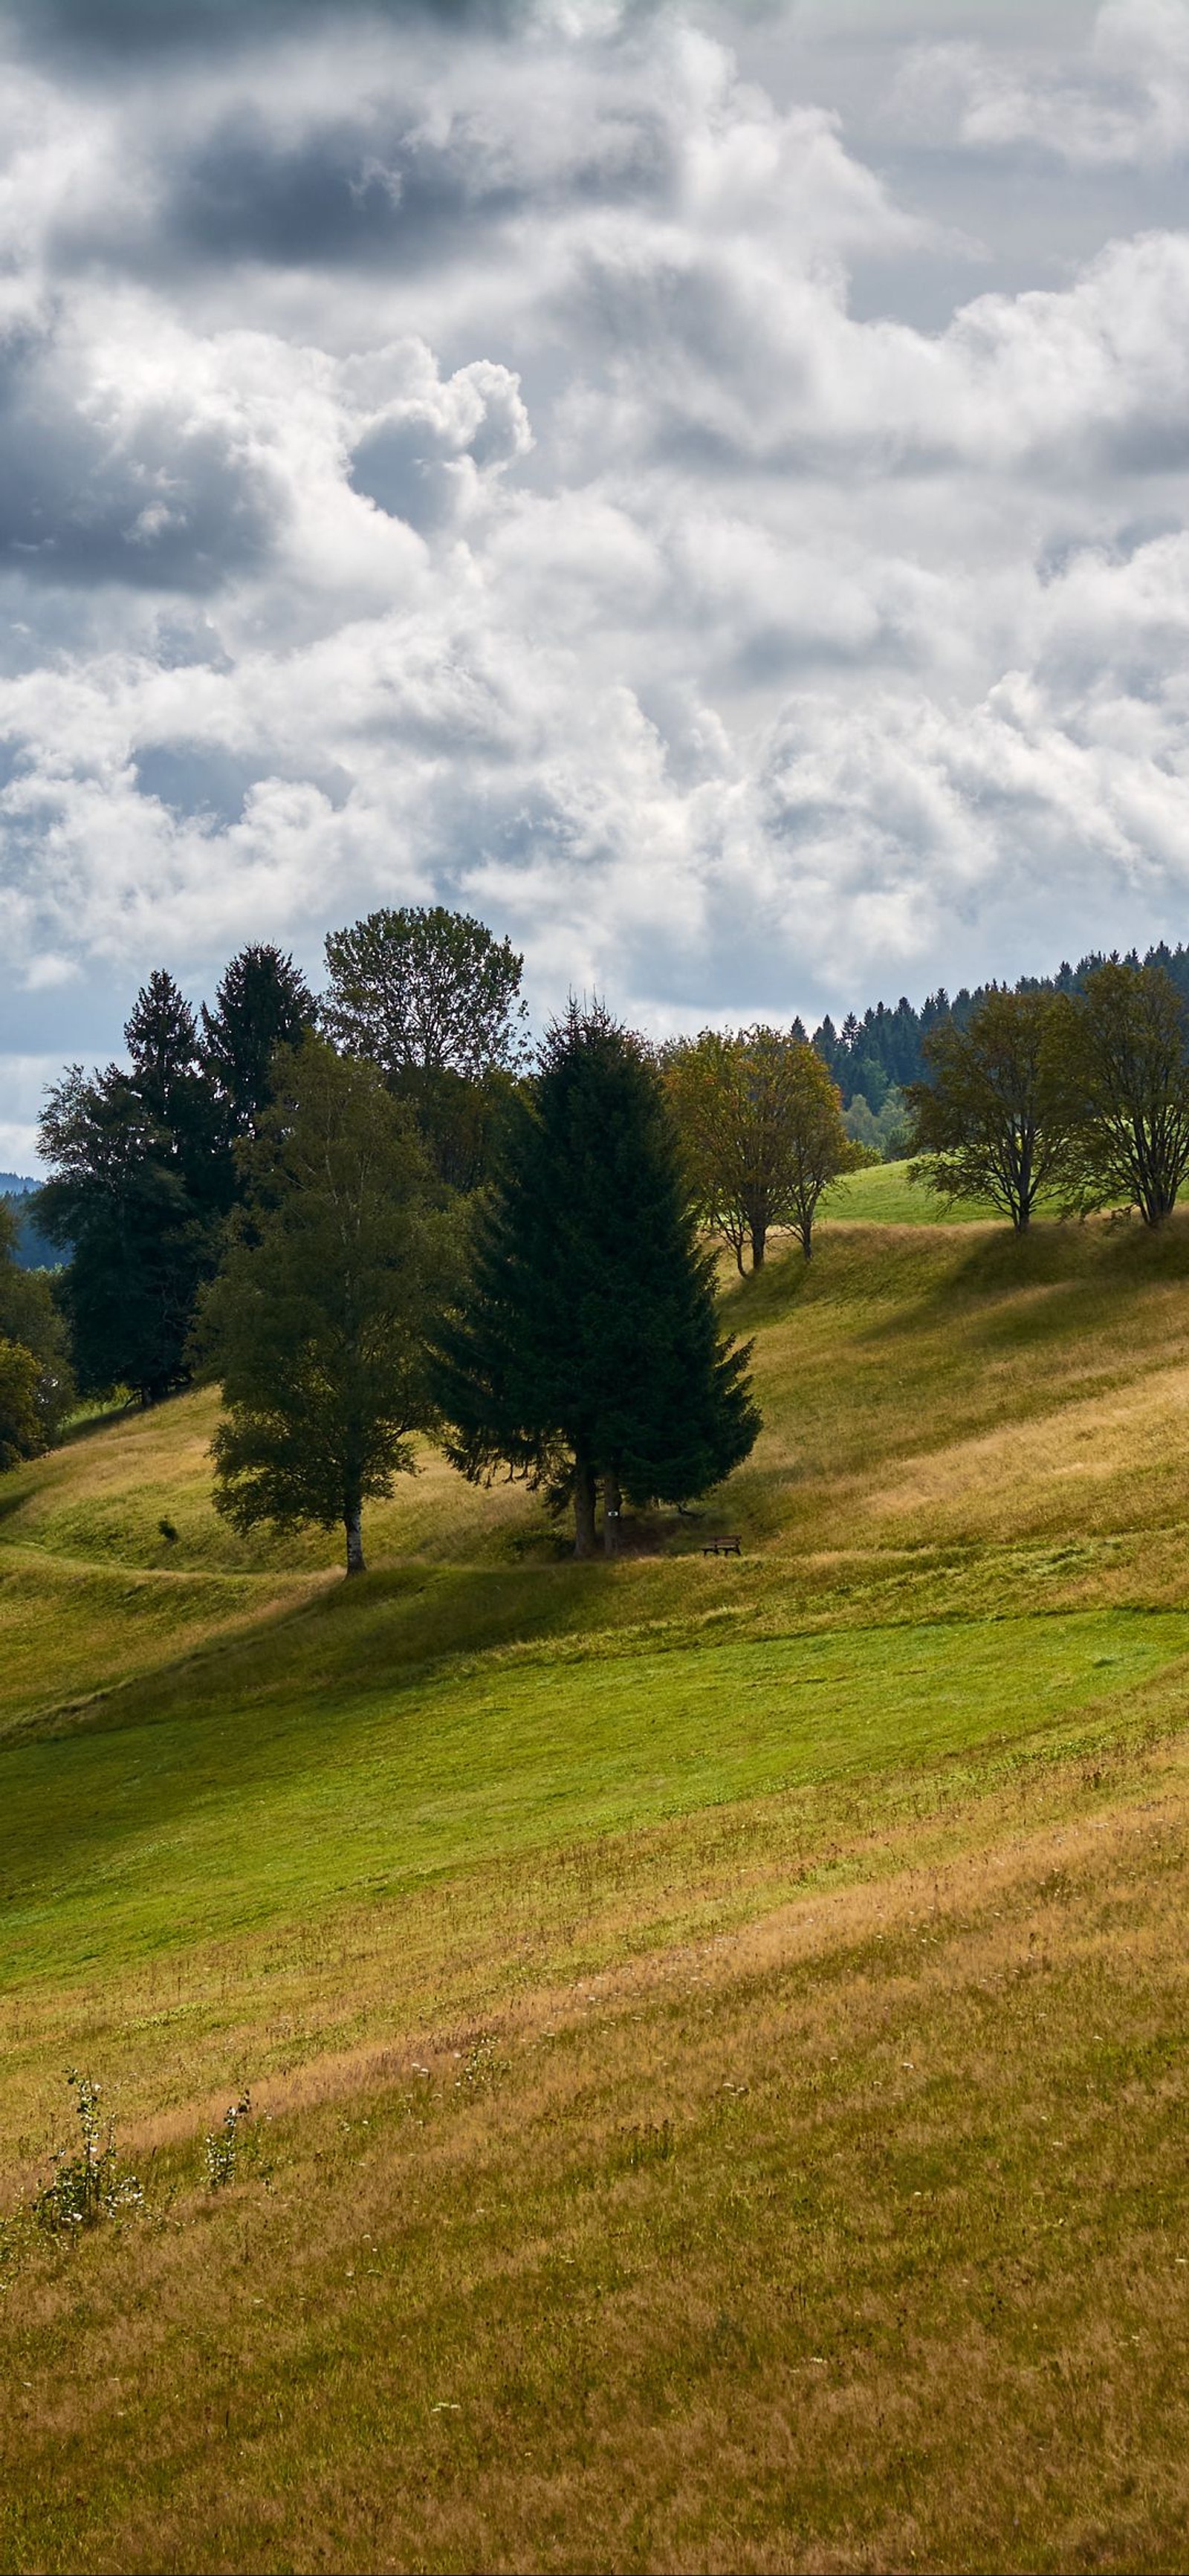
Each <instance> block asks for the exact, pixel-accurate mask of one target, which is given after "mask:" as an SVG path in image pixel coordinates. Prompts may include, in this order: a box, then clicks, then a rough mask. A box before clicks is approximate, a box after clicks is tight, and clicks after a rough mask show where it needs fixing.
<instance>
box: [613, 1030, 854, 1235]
mask: <svg viewBox="0 0 1189 2576" xmlns="http://www.w3.org/2000/svg"><path fill="white" fill-rule="evenodd" d="M661 1062H662V1066H663V1070H664V1077H665V1085H666V1089H667V1091H668V1095H669V1100H670V1104H671V1106H672V1109H673V1113H674V1116H675V1118H676V1121H677V1127H678V1132H679V1134H680V1137H681V1142H682V1149H683V1153H684V1156H685V1164H686V1171H687V1176H688V1183H689V1188H690V1191H691V1194H692V1198H693V1203H694V1206H695V1207H696V1209H697V1212H698V1214H699V1216H700V1217H701V1219H702V1222H703V1223H704V1224H706V1225H711V1226H715V1227H717V1228H718V1229H719V1231H720V1232H721V1233H723V1234H725V1236H726V1238H727V1241H728V1243H729V1244H730V1245H731V1247H732V1249H733V1251H734V1254H735V1261H736V1264H737V1267H738V1269H739V1270H740V1272H742V1269H743V1249H744V1245H745V1244H746V1243H747V1242H748V1241H750V1244H751V1259H752V1268H753V1270H758V1269H759V1268H760V1267H761V1265H762V1263H763V1260H764V1254H765V1250H766V1247H767V1240H768V1235H769V1232H770V1230H771V1228H772V1227H773V1226H776V1225H791V1226H792V1228H793V1230H794V1232H795V1233H796V1235H797V1236H798V1238H799V1241H800V1244H801V1249H802V1251H803V1252H804V1254H805V1257H806V1260H808V1259H809V1257H810V1254H811V1252H812V1250H813V1226H814V1219H815V1217H816V1214H817V1209H818V1204H819V1201H820V1200H821V1197H822V1194H823V1192H824V1191H825V1190H826V1189H828V1187H829V1185H830V1183H831V1181H833V1180H835V1179H837V1177H838V1175H839V1173H841V1172H846V1171H851V1170H853V1169H854V1168H855V1167H856V1165H857V1164H858V1163H859V1162H860V1161H861V1160H862V1159H863V1156H862V1154H861V1152H860V1151H859V1149H857V1148H856V1147H855V1146H853V1145H852V1143H851V1140H850V1138H849V1137H848V1135H847V1133H846V1129H845V1127H844V1125H843V1121H842V1102H841V1098H840V1095H839V1092H838V1088H837V1085H836V1084H835V1083H834V1082H833V1080H832V1079H831V1076H830V1073H829V1070H828V1068H827V1066H826V1065H825V1064H824V1063H823V1061H822V1058H821V1056H820V1055H819V1054H818V1053H817V1051H816V1049H815V1048H814V1047H812V1046H810V1045H808V1044H807V1043H806V1041H805V1039H804V1038H803V1037H799V1036H798V1035H796V1034H795V1032H792V1031H787V1032H786V1031H784V1030H781V1029H770V1028H763V1027H757V1028H752V1029H741V1030H739V1031H738V1032H737V1033H732V1032H731V1031H729V1030H718V1029H703V1031H702V1033H701V1036H700V1037H697V1038H694V1039H692V1040H687V1041H684V1042H679V1043H677V1044H674V1045H672V1046H669V1047H666V1048H665V1049H663V1050H662V1057H661Z"/></svg>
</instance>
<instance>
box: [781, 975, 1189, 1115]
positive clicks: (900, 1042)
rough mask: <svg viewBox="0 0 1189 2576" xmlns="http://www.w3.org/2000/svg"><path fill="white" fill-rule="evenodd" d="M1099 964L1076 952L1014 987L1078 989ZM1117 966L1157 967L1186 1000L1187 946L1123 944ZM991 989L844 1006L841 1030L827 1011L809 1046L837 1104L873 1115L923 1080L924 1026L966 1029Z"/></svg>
mask: <svg viewBox="0 0 1189 2576" xmlns="http://www.w3.org/2000/svg"><path fill="white" fill-rule="evenodd" d="M1105 962H1106V960H1105V958H1104V957H1103V955H1102V954H1101V953H1100V952H1094V953H1092V954H1091V955H1089V956H1087V957H1083V958H1082V959H1081V960H1080V961H1079V963H1078V964H1077V965H1076V966H1071V965H1070V964H1069V962H1068V959H1064V960H1063V961H1062V963H1061V965H1060V966H1059V967H1058V969H1057V972H1056V974H1055V975H1022V976H1021V977H1020V979H1019V982H1018V983H1017V984H1016V986H1015V990H1016V992H1017V993H1080V992H1081V991H1082V990H1083V989H1084V987H1085V981H1086V977H1087V976H1088V975H1090V974H1092V973H1093V972H1094V969H1095V967H1097V966H1101V965H1103V964H1105ZM1123 963H1124V964H1125V965H1128V966H1139V965H1144V966H1162V967H1163V968H1164V971H1165V974H1166V975H1167V976H1168V977H1169V979H1170V981H1171V982H1172V983H1173V984H1174V985H1175V986H1176V989H1177V991H1178V993H1179V994H1180V996H1181V999H1182V1001H1184V1002H1187V1003H1189V947H1182V946H1179V945H1178V946H1177V947H1176V948H1170V947H1169V946H1168V944H1167V942H1166V941H1165V940H1163V939H1162V940H1161V941H1160V943H1159V946H1158V947H1155V948H1149V949H1148V951H1147V954H1146V956H1144V957H1143V958H1141V957H1140V955H1139V953H1138V951H1137V950H1136V949H1134V948H1132V949H1130V950H1129V951H1128V954H1127V956H1126V958H1125V959H1124V960H1123ZM993 990H994V987H993V986H991V985H987V984H979V985H978V986H976V988H975V990H974V991H973V992H972V991H971V990H970V989H969V987H968V986H967V985H965V984H964V985H963V986H962V988H961V990H960V992H957V993H955V995H954V997H953V1000H952V1001H951V999H950V996H949V994H948V993H947V992H946V989H945V986H944V985H943V984H939V985H938V988H937V991H936V992H935V993H927V994H926V996H925V999H924V1001H923V1002H922V1004H921V1006H920V1009H919V1010H914V1008H913V1005H912V1003H911V1002H909V1001H907V1000H905V999H904V997H903V996H902V997H901V999H900V1000H899V1001H898V1002H896V1003H894V1004H893V1003H890V1002H877V1003H876V1004H875V1005H874V1007H873V1008H871V1009H868V1010H866V1011H864V1013H863V1017H862V1019H861V1020H860V1019H859V1018H858V1017H857V1016H856V1014H855V1012H854V1011H849V1012H848V1013H847V1016H846V1018H845V1019H844V1021H843V1023H842V1026H841V1028H840V1029H839V1028H836V1027H835V1025H834V1022H833V1020H832V1019H831V1018H830V1015H829V1013H828V1012H827V1014H826V1017H825V1019H824V1020H823V1021H822V1023H821V1026H820V1028H817V1029H815V1030H814V1033H813V1040H812V1043H813V1045H814V1046H815V1047H816V1049H817V1052H818V1054H819V1055H820V1057H821V1058H822V1061H823V1063H824V1064H826V1065H828V1067H829V1070H830V1072H831V1073H832V1075H833V1077H834V1080H835V1082H836V1083H837V1085H838V1088H839V1090H840V1092H841V1093H842V1105H843V1107H844V1109H850V1108H851V1107H852V1106H853V1104H854V1102H855V1101H856V1100H865V1101H866V1103H867V1106H868V1108H869V1109H870V1110H871V1111H872V1112H873V1114H875V1115H876V1116H878V1114H879V1112H880V1110H882V1108H883V1107H884V1104H885V1102H886V1100H887V1097H888V1093H889V1092H890V1091H903V1090H905V1089H906V1087H907V1085H908V1084H909V1083H910V1082H919V1081H920V1080H921V1079H922V1077H923V1075H924V1073H925V1067H926V1059H925V1055H924V1044H925V1040H926V1038H927V1037H928V1035H929V1032H930V1030H931V1029H935V1028H937V1027H939V1026H940V1024H941V1022H942V1021H944V1020H950V1019H952V1020H954V1021H956V1023H957V1025H958V1027H959V1028H966V1027H968V1026H969V1023H970V1019H971V1015H972V1013H973V1012H974V1011H975V1010H977V1008H978V1006H979V1004H980V1002H982V1001H983V1000H985V998H986V995H987V994H988V992H990V991H993Z"/></svg>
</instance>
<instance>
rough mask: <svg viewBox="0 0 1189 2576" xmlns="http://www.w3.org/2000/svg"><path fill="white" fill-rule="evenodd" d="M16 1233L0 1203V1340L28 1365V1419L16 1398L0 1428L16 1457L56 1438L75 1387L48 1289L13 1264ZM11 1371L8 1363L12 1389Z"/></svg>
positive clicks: (33, 1273) (41, 1278) (0, 1442)
mask: <svg viewBox="0 0 1189 2576" xmlns="http://www.w3.org/2000/svg"><path fill="white" fill-rule="evenodd" d="M17 1232H18V1228H17V1221H16V1217H15V1215H14V1213H13V1212H12V1210H11V1207H10V1205H9V1203H8V1202H7V1201H6V1200H3V1199H0V1342H2V1343H3V1345H4V1346H5V1348H6V1349H7V1350H8V1351H9V1352H10V1353H11V1352H12V1351H14V1350H19V1351H21V1352H23V1354H24V1357H25V1359H27V1360H28V1361H29V1362H30V1363H31V1364H32V1380H31V1384H32V1397H31V1404H32V1412H31V1416H30V1415H29V1414H28V1413H27V1411H26V1409H25V1400H24V1397H23V1396H22V1398H21V1400H20V1404H19V1406H18V1407H17V1408H16V1411H14V1412H12V1413H10V1414H9V1415H8V1416H7V1420H8V1423H9V1426H10V1427H9V1430H8V1432H7V1434H6V1433H5V1431H4V1430H2V1429H0V1449H3V1448H5V1447H6V1446H7V1447H10V1448H14V1449H15V1452H16V1454H17V1455H19V1456H21V1457H34V1456H36V1455H37V1454H38V1453H39V1452H40V1451H41V1450H43V1449H49V1448H51V1447H52V1446H53V1443H54V1441H55V1440H56V1439H57V1438H58V1436H59V1434H60V1432H61V1429H62V1425H63V1423H64V1421H65V1419H66V1416H67V1414H68V1413H69V1412H70V1409H71V1406H72V1404H73V1402H74V1397H75V1387H74V1379H73V1375H72V1373H71V1367H70V1349H69V1343H68V1340H67V1334H66V1326H65V1323H64V1322H63V1319H62V1316H61V1314H60V1313H59V1311H58V1307H57V1305H56V1303H55V1300H54V1293H53V1289H52V1287H51V1285H50V1282H49V1280H48V1279H47V1278H46V1277H45V1275H44V1273H43V1272H42V1271H39V1270H23V1269H21V1268H20V1267H19V1266H18V1263H17V1261H16V1259H15V1257H14V1255H15V1251H16V1240H17ZM14 1368H15V1363H13V1362H11V1361H10V1362H9V1375H10V1383H11V1384H13V1385H15V1383H16V1377H15V1376H14V1375H13V1370H14ZM18 1415H19V1418H20V1421H21V1422H22V1423H23V1424H24V1428H23V1429H21V1430H19V1431H18V1429H17V1428H15V1427H14V1426H15V1425H16V1423H17V1420H18ZM10 1463H11V1462H10Z"/></svg>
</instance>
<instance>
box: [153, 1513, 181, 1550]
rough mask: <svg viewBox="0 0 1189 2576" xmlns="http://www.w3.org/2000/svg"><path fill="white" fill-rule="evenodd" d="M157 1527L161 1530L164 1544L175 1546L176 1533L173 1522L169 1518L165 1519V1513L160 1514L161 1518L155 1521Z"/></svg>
mask: <svg viewBox="0 0 1189 2576" xmlns="http://www.w3.org/2000/svg"><path fill="white" fill-rule="evenodd" d="M157 1527H158V1529H159V1530H160V1532H161V1536H162V1538H163V1539H164V1540H165V1543H166V1546H167V1547H176V1545H177V1535H178V1534H177V1531H176V1529H175V1528H174V1525H173V1522H172V1521H171V1520H167V1519H166V1518H165V1515H164V1514H162V1517H161V1519H160V1520H159V1521H158V1523H157Z"/></svg>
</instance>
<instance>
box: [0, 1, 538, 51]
mask: <svg viewBox="0 0 1189 2576" xmlns="http://www.w3.org/2000/svg"><path fill="white" fill-rule="evenodd" d="M531 9H532V0H248V5H247V6H245V0H9V6H8V9H7V12H6V15H7V17H8V20H9V23H10V25H11V26H12V27H13V29H14V31H15V32H16V33H17V34H18V36H19V37H20V39H21V41H22V42H23V44H24V46H25V47H26V49H27V50H28V51H29V52H30V53H32V54H36V55H41V56H45V55H49V56H51V57H60V56H61V55H62V54H64V53H69V54H73V55H75V56H76V57H79V58H81V59H82V60H83V61H84V62H86V61H87V60H91V61H102V60H103V59H104V58H105V57H113V58H114V59H115V60H116V61H117V62H120V61H126V60H127V58H128V57H129V56H130V55H132V56H146V55H147V56H152V55H154V54H165V55H169V54H175V55H176V54H180V53H188V52H197V51H199V50H209V49H210V48H211V47H212V46H218V47H220V48H224V47H225V48H229V49H237V48H246V47H247V46H249V45H250V46H253V47H256V46H259V45H260V44H262V43H265V42H267V41H268V40H269V39H272V40H274V41H275V40H278V39H281V38H283V37H285V36H291V35H295V34H298V33H304V32H307V31H308V30H309V29H311V28H318V27H321V26H325V25H326V24H328V23H332V22H333V21H335V20H338V21H341V20H342V19H343V18H346V17H353V18H357V19H360V20H363V21H365V22H366V21H367V20H369V19H371V20H375V21H377V22H380V23H383V22H385V21H388V22H390V23H392V24H393V25H394V26H395V27H397V28H407V27H408V26H409V24H410V22H412V23H414V24H415V23H416V22H417V21H418V20H422V21H424V22H425V23H427V24H429V25H434V26H439V27H444V28H446V29H450V28H457V29H458V30H459V31H460V32H469V31H471V30H474V29H484V28H487V29H492V30H495V31H498V32H513V31H514V30H515V29H516V28H517V27H518V26H520V25H522V24H523V22H524V20H525V18H526V17H527V16H529V15H531Z"/></svg>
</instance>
